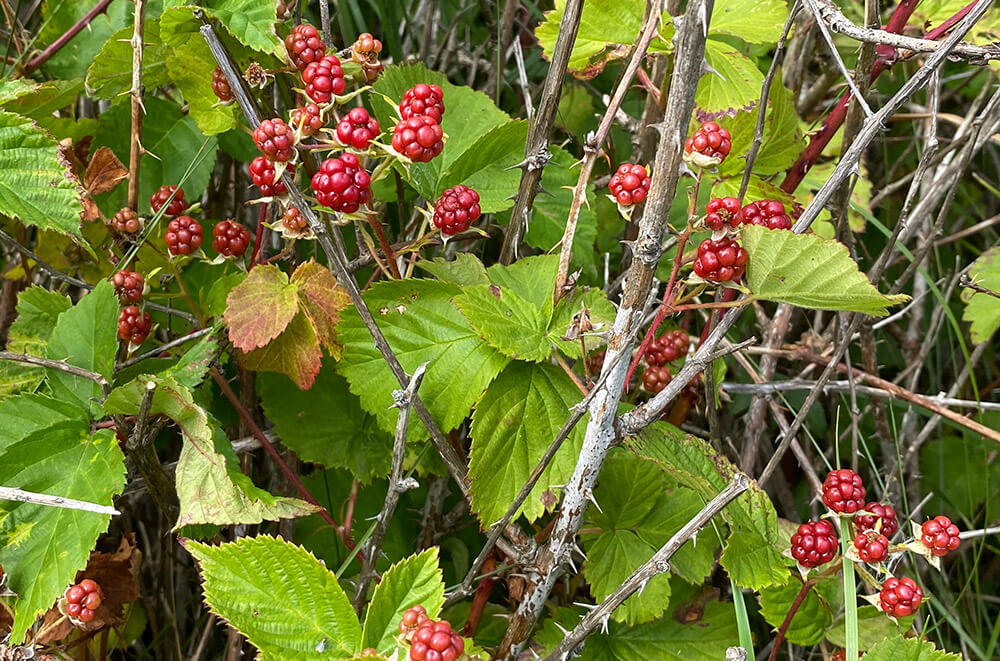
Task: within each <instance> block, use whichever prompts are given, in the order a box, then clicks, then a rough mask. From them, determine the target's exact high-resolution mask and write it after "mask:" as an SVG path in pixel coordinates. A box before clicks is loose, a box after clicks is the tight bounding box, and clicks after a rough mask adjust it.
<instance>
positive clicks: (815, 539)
mask: <svg viewBox="0 0 1000 661" xmlns="http://www.w3.org/2000/svg"><path fill="white" fill-rule="evenodd" d="M836 554H837V533H836V531H834V529H833V525H832V524H831V523H830V522H829V521H827V520H826V519H820V520H819V521H809V522H807V523H803V524H802V525H801V526H799V529H798V530H797V531H796V533H795V534H794V535H792V557H793V558H795V560H796V561H797V562H798V563H799V564H800V565H802V566H803V567H809V568H812V567H819V566H820V565H822V564H826V563H827V562H830V561H831V560H833V556H835V555H836Z"/></svg>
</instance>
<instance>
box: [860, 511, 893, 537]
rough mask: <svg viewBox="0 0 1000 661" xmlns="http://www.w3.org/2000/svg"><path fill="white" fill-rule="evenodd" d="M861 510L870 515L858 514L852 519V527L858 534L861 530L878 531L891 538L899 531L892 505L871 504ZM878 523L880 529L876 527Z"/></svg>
mask: <svg viewBox="0 0 1000 661" xmlns="http://www.w3.org/2000/svg"><path fill="white" fill-rule="evenodd" d="M861 509H863V510H864V511H866V512H871V514H859V515H857V516H855V517H854V527H855V529H856V530H857V531H858V532H861V531H863V530H878V531H879V532H881V533H882V534H883V535H885V536H886V537H892V536H893V535H895V534H896V531H897V530H899V522H898V521H897V520H896V510H894V509H892V505H885V504H883V503H875V502H872V503H868V504H867V505H865V506H864V507H862V508H861ZM879 521H881V522H882V525H881V528H879V526H878V522H879Z"/></svg>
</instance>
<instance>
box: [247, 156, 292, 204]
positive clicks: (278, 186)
mask: <svg viewBox="0 0 1000 661" xmlns="http://www.w3.org/2000/svg"><path fill="white" fill-rule="evenodd" d="M285 171H286V172H288V173H289V174H291V175H293V176H294V174H295V166H294V165H290V166H288V167H287V168H286V170H285ZM274 175H275V168H274V163H272V162H271V161H269V160H268V159H267V157H265V156H258V157H256V158H254V159H253V160H252V161H250V178H251V179H252V180H253V183H254V185H255V186H256V187H257V189H258V190H259V191H260V194H261V195H263V196H265V197H271V196H272V195H284V194H285V193H287V192H288V189H287V188H286V187H285V182H283V181H282V180H281V179H278V180H277V181H275V179H274Z"/></svg>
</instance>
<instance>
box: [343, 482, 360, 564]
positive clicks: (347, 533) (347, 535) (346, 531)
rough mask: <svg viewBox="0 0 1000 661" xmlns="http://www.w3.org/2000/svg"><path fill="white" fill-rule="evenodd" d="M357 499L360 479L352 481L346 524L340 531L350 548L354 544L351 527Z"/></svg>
mask: <svg viewBox="0 0 1000 661" xmlns="http://www.w3.org/2000/svg"><path fill="white" fill-rule="evenodd" d="M357 501H358V481H357V480H354V481H352V482H351V495H350V497H348V499H347V513H346V514H344V526H343V528H341V531H340V536H341V538H342V539H343V540H344V544H347V547H348V548H351V547H352V546H353V544H352V543H351V527H352V526H353V525H354V503H356V502H357Z"/></svg>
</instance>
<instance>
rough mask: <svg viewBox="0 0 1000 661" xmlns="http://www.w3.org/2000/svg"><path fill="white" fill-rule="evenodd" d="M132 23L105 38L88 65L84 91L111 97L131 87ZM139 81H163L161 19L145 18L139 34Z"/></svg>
mask: <svg viewBox="0 0 1000 661" xmlns="http://www.w3.org/2000/svg"><path fill="white" fill-rule="evenodd" d="M131 39H132V26H128V27H125V28H122V29H121V30H119V31H118V32H116V33H115V34H113V35H111V38H110V39H108V40H107V42H105V44H104V47H103V48H102V49H101V52H99V53H98V54H97V56H96V57H95V58H94V61H93V62H91V63H90V66H89V67H88V68H87V93H88V94H90V95H91V96H95V97H97V98H99V99H113V98H114V97H116V96H118V95H119V94H121V93H122V92H125V91H127V90H130V89H132V57H133V50H132V44H131ZM142 43H143V49H142V84H143V85H145V86H146V88H147V89H153V88H154V87H160V86H161V85H166V84H167V83H168V82H169V81H170V78H169V77H168V76H167V65H166V58H167V53H168V48H167V46H166V45H165V44H164V43H163V41H161V40H160V22H159V21H158V20H156V19H153V20H149V21H146V24H145V29H144V30H143V36H142Z"/></svg>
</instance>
